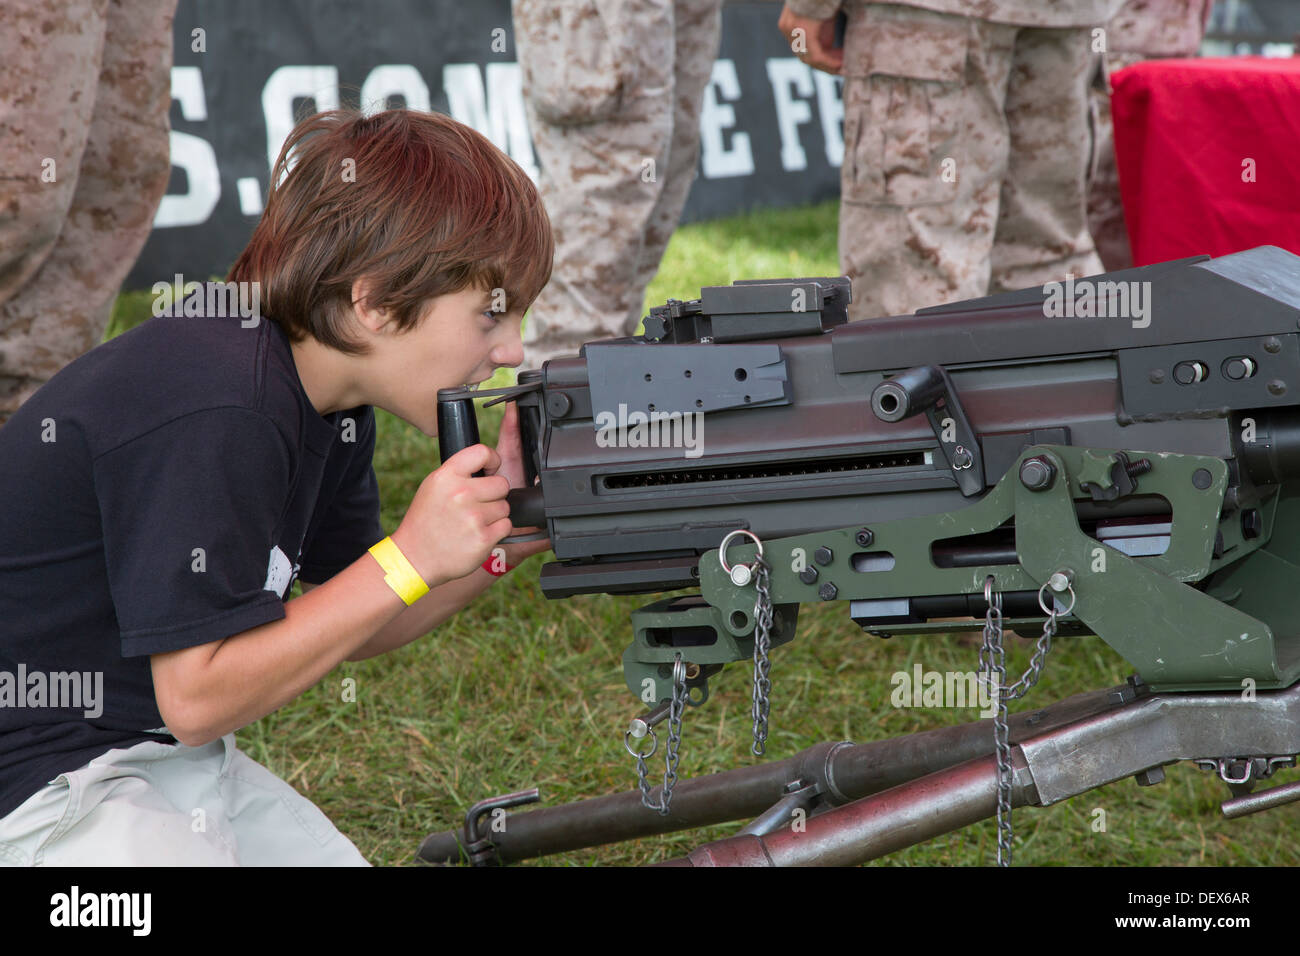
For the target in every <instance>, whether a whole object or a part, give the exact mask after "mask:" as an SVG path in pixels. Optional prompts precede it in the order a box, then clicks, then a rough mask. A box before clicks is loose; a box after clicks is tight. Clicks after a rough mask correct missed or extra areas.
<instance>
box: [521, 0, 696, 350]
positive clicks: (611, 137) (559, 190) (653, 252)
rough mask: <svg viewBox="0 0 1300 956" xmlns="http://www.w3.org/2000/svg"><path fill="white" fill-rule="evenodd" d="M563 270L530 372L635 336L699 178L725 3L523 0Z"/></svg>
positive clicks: (528, 95)
mask: <svg viewBox="0 0 1300 956" xmlns="http://www.w3.org/2000/svg"><path fill="white" fill-rule="evenodd" d="M512 8H513V14H514V26H515V42H516V44H517V46H518V55H519V64H520V67H521V69H522V71H523V88H524V96H525V101H526V103H527V107H528V120H529V124H530V126H531V127H532V133H533V141H534V144H535V146H536V149H537V154H538V158H539V159H540V160H541V165H542V172H541V181H540V189H541V194H542V198H543V201H544V202H545V203H546V211H547V212H548V213H549V215H550V218H551V225H552V227H553V228H554V230H555V268H554V272H553V273H552V276H551V281H550V284H549V285H548V286H547V287H546V289H545V290H543V292H542V294H541V295H540V296H539V297H538V299H537V301H536V302H534V303H533V307H532V311H531V312H530V313H529V317H528V322H527V329H526V334H525V338H524V348H525V352H526V354H527V358H526V359H525V363H524V364H525V367H529V368H535V367H538V366H540V364H541V363H542V362H544V361H545V360H547V359H549V358H553V357H555V356H557V355H566V354H573V353H576V352H577V350H578V347H579V346H580V345H581V344H582V343H583V342H587V341H590V340H593V339H599V338H608V337H611V336H621V335H628V334H630V333H631V332H632V331H633V330H634V329H635V328H636V325H637V323H638V322H639V321H640V319H641V315H642V311H641V310H642V305H643V304H644V298H645V290H646V286H647V285H648V284H649V283H650V280H651V279H652V278H654V275H655V273H656V272H657V271H658V269H659V261H660V259H661V258H662V257H663V252H664V248H665V247H666V246H667V245H668V239H669V238H670V237H671V236H672V233H673V230H674V229H675V228H676V227H677V221H678V218H679V217H680V216H681V211H682V207H683V206H684V205H685V203H686V195H687V193H688V192H689V191H690V187H691V181H692V179H693V178H694V176H695V165H696V158H697V156H698V154H699V135H700V134H699V118H700V108H701V103H702V100H703V96H704V89H705V86H706V84H707V83H708V81H709V78H710V76H711V75H712V71H713V61H714V59H715V58H716V57H717V52H718V42H719V38H720V35H721V14H722V0H560V2H556V0H513V4H512Z"/></svg>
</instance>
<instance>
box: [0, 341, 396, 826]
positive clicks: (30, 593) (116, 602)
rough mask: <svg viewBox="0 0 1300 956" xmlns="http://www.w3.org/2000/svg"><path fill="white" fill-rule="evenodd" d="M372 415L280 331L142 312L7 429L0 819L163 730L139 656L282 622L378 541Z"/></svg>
mask: <svg viewBox="0 0 1300 956" xmlns="http://www.w3.org/2000/svg"><path fill="white" fill-rule="evenodd" d="M374 441H375V421H374V412H373V410H372V409H371V408H369V407H362V408H357V409H352V410H349V411H342V412H335V413H333V414H332V415H329V416H326V417H322V416H321V415H320V414H319V413H317V412H316V410H315V409H314V408H312V406H311V403H310V401H309V400H308V398H307V394H306V392H305V391H304V390H303V387H302V383H301V381H300V380H299V378H298V373H297V369H296V367H295V365H294V362H293V356H292V353H291V351H290V349H289V341H288V338H287V337H286V335H285V333H284V332H283V330H281V329H280V327H279V326H277V325H276V324H274V323H273V322H270V321H267V320H262V321H260V322H258V323H257V325H256V326H255V327H252V328H245V327H244V326H243V322H241V320H240V319H239V318H182V317H175V318H172V317H164V318H155V319H150V320H148V321H147V322H145V323H144V324H143V325H141V326H139V327H137V328H135V329H133V330H132V331H130V332H127V333H126V334H124V335H121V336H119V337H117V338H116V339H114V340H113V341H111V342H107V343H105V344H104V345H101V346H99V347H98V348H96V349H94V350H93V351H91V352H89V353H87V354H86V355H83V356H82V357H81V358H79V359H77V360H76V361H75V362H73V363H72V364H71V365H69V366H68V367H67V368H65V369H63V370H62V371H61V372H59V373H58V374H57V375H56V376H54V378H52V379H51V380H50V381H49V383H48V384H46V385H45V387H43V388H42V389H41V390H40V391H38V392H37V393H36V394H35V395H34V396H33V397H32V398H31V399H29V400H28V401H27V402H26V403H25V404H24V405H23V406H22V407H21V408H20V409H19V410H18V412H17V413H16V414H14V416H13V417H12V418H11V419H10V420H9V422H8V423H7V424H5V425H4V426H3V427H0V816H5V815H7V814H8V813H10V812H11V811H12V810H14V809H15V808H16V807H18V805H19V804H21V803H22V802H23V801H24V800H26V799H27V798H28V797H29V796H31V795H32V794H33V793H35V792H36V791H37V790H39V789H40V788H41V787H42V786H43V785H44V784H46V783H47V782H49V781H50V780H52V779H53V778H54V777H56V776H58V775H59V774H60V773H62V772H64V771H69V770H74V769H76V768H77V767H80V766H83V765H84V764H86V763H87V762H89V761H90V760H91V759H92V758H94V757H97V756H99V755H101V754H103V753H106V752H107V751H109V750H112V749H115V748H120V747H129V746H131V745H132V744H135V743H139V742H140V741H143V740H163V741H167V742H171V741H172V740H173V738H171V737H169V736H167V735H166V734H159V733H148V732H147V731H152V730H158V729H159V728H162V726H163V719H162V715H161V714H159V712H158V705H157V702H156V700H155V698H154V688H153V677H152V673H151V670H150V663H149V655H150V654H157V653H162V652H165V651H174V650H179V649H181V648H186V647H193V646H195V645H198V644H205V643H209V642H211V641H217V640H221V639H223V638H227V637H231V636H233V635H236V634H240V633H242V632H243V631H247V630H249V629H250V628H253V627H257V626H259V625H262V624H266V623H268V622H270V621H275V620H279V619H281V618H283V617H284V616H285V614H284V605H283V598H284V596H285V594H286V593H287V591H288V590H289V587H290V585H291V583H292V580H293V577H294V576H295V575H298V576H301V577H302V579H303V580H306V581H310V582H313V583H317V584H319V583H322V582H324V581H325V580H327V579H328V578H330V577H332V576H333V575H334V574H337V573H338V572H339V571H341V570H343V569H344V568H345V567H347V566H348V565H349V564H351V563H352V562H353V561H355V560H357V559H358V558H359V557H361V556H362V555H363V554H364V553H365V551H366V549H367V548H369V547H370V546H371V545H372V544H374V543H375V542H376V541H378V540H379V539H380V538H382V537H383V535H384V532H383V530H382V527H381V525H380V523H379V492H378V486H377V484H376V481H375V473H374V468H373V467H372V464H371V458H372V456H373V452H374Z"/></svg>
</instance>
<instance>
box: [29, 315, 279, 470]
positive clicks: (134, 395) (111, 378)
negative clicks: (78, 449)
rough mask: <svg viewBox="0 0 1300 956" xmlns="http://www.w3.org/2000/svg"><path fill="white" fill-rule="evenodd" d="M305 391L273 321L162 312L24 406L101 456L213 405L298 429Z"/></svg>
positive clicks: (74, 365)
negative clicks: (76, 434) (69, 428)
mask: <svg viewBox="0 0 1300 956" xmlns="http://www.w3.org/2000/svg"><path fill="white" fill-rule="evenodd" d="M301 388H302V387H301V384H300V382H299V379H298V373H297V370H296V368H295V367H294V364H293V357H292V352H291V351H290V349H289V343H288V338H287V337H286V335H285V333H284V332H283V331H282V330H281V329H280V328H279V327H278V326H277V325H275V324H274V323H273V322H270V321H268V320H265V319H260V320H258V321H257V323H256V324H255V325H251V326H250V325H246V324H245V322H244V321H243V320H241V319H239V318H238V317H232V318H198V317H180V316H176V317H172V316H161V317H158V318H151V319H148V320H146V321H145V322H143V323H142V324H140V325H138V326H136V327H135V328H134V329H131V330H130V331H129V332H125V333H123V334H122V335H119V336H118V337H117V338H115V339H112V340H111V341H109V342H105V343H104V344H102V345H100V346H98V347H97V348H95V349H92V350H91V351H90V352H88V353H86V354H85V355H83V356H81V357H80V358H78V359H77V360H76V361H74V362H72V363H71V364H70V365H68V366H67V367H66V368H64V369H63V370H61V371H60V372H59V373H58V374H57V375H56V376H54V377H53V378H52V379H51V380H50V382H49V383H48V384H47V385H46V386H45V387H44V388H42V389H41V390H40V391H39V392H37V394H36V395H35V396H33V397H32V399H31V400H30V401H29V402H28V404H31V405H33V406H34V407H33V408H32V409H20V411H24V410H26V411H28V412H29V414H30V413H37V414H40V415H42V416H50V417H53V418H54V419H55V421H56V422H59V423H60V424H62V423H67V424H68V425H71V426H72V427H73V428H75V429H76V430H77V431H79V432H81V434H82V435H84V436H85V437H86V439H87V442H88V444H89V445H90V448H89V449H88V450H89V451H90V452H91V455H92V457H96V456H98V455H101V454H104V453H106V452H108V451H111V450H113V449H114V448H118V447H121V446H122V445H124V444H127V443H129V442H131V441H134V440H135V439H137V438H139V437H141V436H143V435H146V434H148V433H149V432H151V431H153V430H155V429H158V428H162V427H164V426H167V425H171V424H173V423H175V422H177V421H178V420H180V419H185V418H188V417H190V416H193V415H195V414H197V413H201V412H205V411H210V410H216V409H244V410H248V411H251V412H255V413H259V414H261V415H265V416H267V417H268V418H270V419H271V420H272V421H274V422H275V423H276V424H277V425H278V426H279V427H281V429H282V430H283V431H286V432H291V431H296V430H297V429H298V427H299V425H300V418H301V402H300V398H299V393H300V392H301Z"/></svg>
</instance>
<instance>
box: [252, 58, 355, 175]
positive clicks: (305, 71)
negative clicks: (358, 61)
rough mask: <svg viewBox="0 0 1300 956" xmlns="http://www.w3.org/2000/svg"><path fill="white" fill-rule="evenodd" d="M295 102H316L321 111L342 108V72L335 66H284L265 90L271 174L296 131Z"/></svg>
mask: <svg viewBox="0 0 1300 956" xmlns="http://www.w3.org/2000/svg"><path fill="white" fill-rule="evenodd" d="M294 100H313V101H315V103H316V109H317V110H318V111H324V110H336V109H338V108H339V71H338V69H337V68H336V67H332V66H282V67H280V68H279V69H278V70H276V71H275V72H274V73H272V74H271V75H270V76H269V77H267V79H266V85H265V86H263V87H262V115H263V116H264V117H265V118H266V158H267V165H266V168H267V169H268V170H271V169H274V168H275V160H276V157H278V156H279V155H280V147H281V146H283V145H284V141H285V140H286V139H288V138H289V133H290V132H292V130H293V127H294V110H293V101H294Z"/></svg>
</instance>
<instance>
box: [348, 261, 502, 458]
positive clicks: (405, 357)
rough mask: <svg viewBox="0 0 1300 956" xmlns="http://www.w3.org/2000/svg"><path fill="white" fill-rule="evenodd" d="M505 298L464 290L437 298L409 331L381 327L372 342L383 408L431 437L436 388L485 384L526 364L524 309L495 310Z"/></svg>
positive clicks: (435, 423) (434, 430)
mask: <svg viewBox="0 0 1300 956" xmlns="http://www.w3.org/2000/svg"><path fill="white" fill-rule="evenodd" d="M503 298H504V297H503V296H502V295H501V294H500V293H499V292H498V294H497V296H496V297H495V299H494V297H493V295H492V293H491V292H489V291H486V290H483V289H478V288H473V287H471V288H466V289H462V290H461V291H460V292H453V293H449V294H447V295H442V296H438V297H437V298H436V299H433V300H432V301H431V302H430V303H429V305H428V306H427V307H426V310H425V313H424V316H423V318H422V320H421V321H420V323H419V324H418V325H417V326H416V327H415V328H412V329H410V330H409V331H406V332H398V331H396V330H395V328H394V327H393V326H392V324H391V323H390V324H386V325H384V326H382V327H381V328H379V329H378V330H377V332H376V334H375V335H373V336H371V337H370V343H371V345H372V347H373V353H372V356H371V357H372V358H374V359H375V360H376V361H377V364H376V366H375V367H376V368H377V369H380V370H382V376H383V378H384V381H383V382H381V383H380V388H381V389H382V391H383V393H384V398H385V399H386V401H385V402H384V403H382V407H384V408H387V409H388V410H389V411H391V412H392V413H393V414H395V415H397V416H398V417H399V418H402V419H405V420H406V421H408V422H410V423H411V424H413V425H415V426H416V427H417V428H419V429H420V431H422V432H424V433H425V434H426V435H429V436H433V435H435V434H437V428H438V389H440V388H454V387H456V386H458V385H470V384H474V383H477V382H484V381H487V380H488V379H489V378H491V377H492V373H493V372H495V371H496V370H497V368H499V367H502V366H506V367H510V368H514V367H515V366H517V365H519V364H520V363H522V362H523V360H524V346H523V341H522V339H521V338H520V326H521V323H522V321H523V311H524V305H523V304H522V303H521V304H520V307H519V308H518V309H515V308H508V310H507V311H494V310H493V306H494V305H496V306H497V307H498V308H500V307H501V306H502V305H503V304H504V303H503V301H502V300H503ZM510 305H513V303H510ZM376 404H380V403H376Z"/></svg>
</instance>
